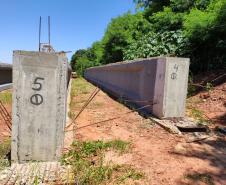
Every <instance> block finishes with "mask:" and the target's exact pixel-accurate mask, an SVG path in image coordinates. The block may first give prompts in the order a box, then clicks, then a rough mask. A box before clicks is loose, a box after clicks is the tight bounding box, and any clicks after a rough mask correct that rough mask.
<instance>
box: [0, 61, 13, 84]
mask: <svg viewBox="0 0 226 185" xmlns="http://www.w3.org/2000/svg"><path fill="white" fill-rule="evenodd" d="M8 83H12V65H11V64H6V63H0V85H2V84H8Z"/></svg>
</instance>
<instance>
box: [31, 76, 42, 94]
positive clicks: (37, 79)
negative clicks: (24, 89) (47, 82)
mask: <svg viewBox="0 0 226 185" xmlns="http://www.w3.org/2000/svg"><path fill="white" fill-rule="evenodd" d="M40 80H44V78H40V77H37V78H35V81H34V85H35V86H36V87H33V88H32V89H33V90H35V91H40V90H41V89H42V84H41V83H40V82H38V81H40Z"/></svg>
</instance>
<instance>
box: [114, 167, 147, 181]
mask: <svg viewBox="0 0 226 185" xmlns="http://www.w3.org/2000/svg"><path fill="white" fill-rule="evenodd" d="M121 171H123V172H124V174H123V175H122V176H120V177H119V178H118V179H117V181H118V182H120V183H123V182H124V181H125V180H127V179H132V180H139V179H141V178H143V177H144V174H143V173H141V172H137V171H136V170H135V169H133V168H132V167H131V166H125V167H122V169H121Z"/></svg>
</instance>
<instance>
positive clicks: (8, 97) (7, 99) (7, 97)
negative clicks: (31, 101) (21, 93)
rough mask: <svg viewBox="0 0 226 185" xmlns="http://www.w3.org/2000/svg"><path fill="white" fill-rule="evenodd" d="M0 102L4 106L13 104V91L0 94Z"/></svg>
mask: <svg viewBox="0 0 226 185" xmlns="http://www.w3.org/2000/svg"><path fill="white" fill-rule="evenodd" d="M0 100H1V102H2V103H3V104H11V103H12V93H11V91H3V92H0Z"/></svg>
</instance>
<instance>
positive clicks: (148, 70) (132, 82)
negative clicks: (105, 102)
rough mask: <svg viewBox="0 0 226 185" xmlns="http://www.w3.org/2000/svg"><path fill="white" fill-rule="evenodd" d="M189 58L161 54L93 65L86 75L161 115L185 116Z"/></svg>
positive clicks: (102, 85) (164, 116)
mask: <svg viewBox="0 0 226 185" xmlns="http://www.w3.org/2000/svg"><path fill="white" fill-rule="evenodd" d="M188 73H189V59H187V58H171V57H157V58H148V59H141V60H136V61H127V62H119V63H114V64H110V65H105V66H100V67H94V68H89V69H88V70H86V72H85V78H86V79H87V80H89V81H91V82H93V83H94V84H97V85H98V86H100V87H102V88H104V89H105V90H107V91H108V92H110V93H111V94H113V95H114V96H117V97H118V98H121V99H122V100H123V99H128V100H130V101H131V102H133V103H135V104H137V105H138V106H139V107H142V106H146V105H151V106H150V107H148V108H146V109H145V111H147V112H148V113H152V114H153V115H155V116H157V117H158V118H170V117H183V116H184V113H185V101H186V95H187V83H188Z"/></svg>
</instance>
